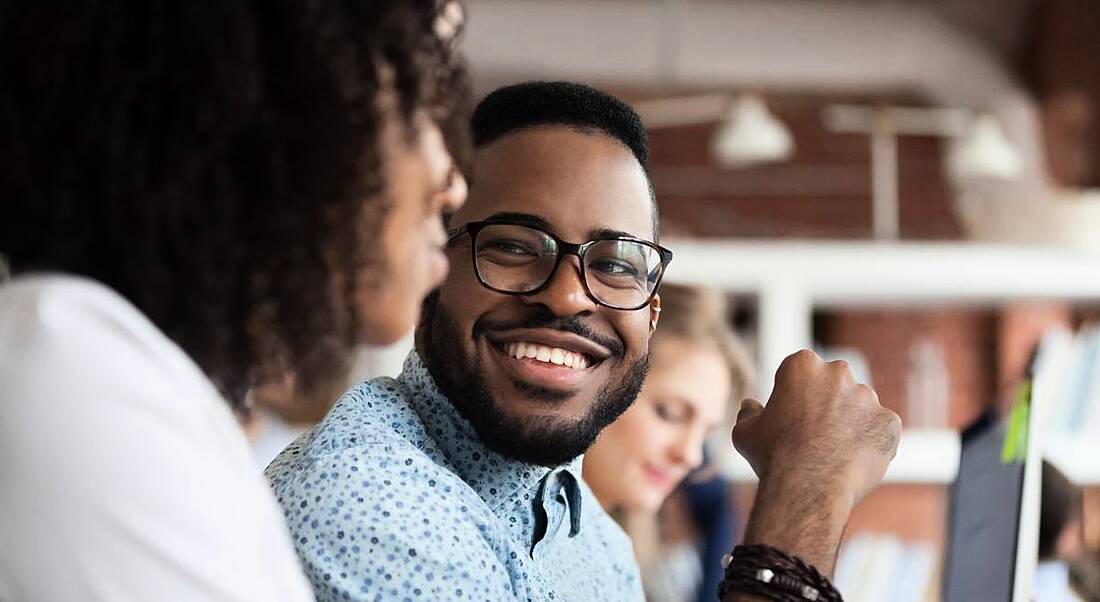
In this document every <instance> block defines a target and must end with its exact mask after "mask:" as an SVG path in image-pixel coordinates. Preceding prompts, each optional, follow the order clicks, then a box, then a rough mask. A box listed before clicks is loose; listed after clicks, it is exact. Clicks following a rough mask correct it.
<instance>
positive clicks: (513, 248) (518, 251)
mask: <svg viewBox="0 0 1100 602" xmlns="http://www.w3.org/2000/svg"><path fill="white" fill-rule="evenodd" d="M482 249H483V250H485V251H492V252H496V253H506V254H508V255H534V254H535V252H534V250H532V249H531V247H530V245H527V244H525V243H522V242H519V241H514V240H491V241H489V242H487V243H486V244H485V246H484V247H482Z"/></svg>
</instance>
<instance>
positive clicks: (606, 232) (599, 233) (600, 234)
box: [588, 228, 645, 240]
mask: <svg viewBox="0 0 1100 602" xmlns="http://www.w3.org/2000/svg"><path fill="white" fill-rule="evenodd" d="M598 238H633V239H635V240H645V238H644V237H642V236H638V235H636V234H631V233H630V232H624V231H622V230H615V229H612V228H594V229H592V230H589V231H588V239H589V240H596V239H598Z"/></svg>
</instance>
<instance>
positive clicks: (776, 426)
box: [733, 350, 901, 509]
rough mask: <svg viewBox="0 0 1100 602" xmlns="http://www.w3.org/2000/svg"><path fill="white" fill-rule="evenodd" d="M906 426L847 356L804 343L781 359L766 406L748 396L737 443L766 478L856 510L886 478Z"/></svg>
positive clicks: (736, 432) (736, 433)
mask: <svg viewBox="0 0 1100 602" xmlns="http://www.w3.org/2000/svg"><path fill="white" fill-rule="evenodd" d="M900 433H901V420H900V419H899V418H898V416H897V414H895V413H894V412H892V411H890V410H889V409H886V408H884V407H882V405H880V404H879V400H878V395H876V394H875V392H874V391H873V390H872V389H871V388H870V387H868V386H867V385H863V384H860V383H857V382H856V381H855V378H854V377H853V375H852V371H851V369H850V368H849V366H848V364H847V363H845V362H839V361H838V362H825V361H823V360H822V359H821V358H820V357H818V356H817V354H815V353H813V352H812V351H805V350H803V351H799V352H798V353H796V354H794V355H792V356H790V357H788V358H787V359H786V360H784V361H783V364H782V365H780V366H779V370H778V371H777V372H776V376H775V388H774V389H773V392H772V395H771V398H770V400H769V401H768V405H767V407H763V406H761V405H760V403H759V402H757V401H755V400H745V402H743V404H742V407H741V411H740V413H739V414H738V417H737V424H736V426H734V428H733V443H734V446H736V448H737V450H738V451H739V452H741V454H742V455H743V456H745V458H746V459H747V460H748V461H749V463H750V464H751V465H752V467H753V470H754V471H756V474H757V476H758V477H760V479H761V481H762V482H768V481H776V480H781V481H790V482H791V484H793V485H795V486H796V487H795V488H796V489H798V490H802V491H804V492H805V493H806V494H807V495H815V496H824V497H828V498H829V499H830V500H837V499H838V497H839V499H841V500H844V501H846V502H847V503H848V504H849V506H848V507H849V509H850V508H851V506H854V505H855V504H856V503H857V502H858V501H859V500H860V499H862V498H863V496H865V495H866V494H867V493H869V492H870V491H871V490H872V489H874V488H875V486H877V485H878V483H879V482H880V481H881V480H882V477H883V475H884V474H885V472H886V467H887V466H888V465H889V463H890V461H891V460H892V459H893V458H894V454H895V453H896V452H897V445H898V437H899V436H900ZM782 489H784V490H789V487H787V486H784V487H782ZM834 496H837V497H834Z"/></svg>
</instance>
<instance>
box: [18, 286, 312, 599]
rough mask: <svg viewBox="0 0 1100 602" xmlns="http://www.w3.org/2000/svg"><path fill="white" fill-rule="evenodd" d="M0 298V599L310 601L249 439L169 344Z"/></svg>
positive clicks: (36, 301)
mask: <svg viewBox="0 0 1100 602" xmlns="http://www.w3.org/2000/svg"><path fill="white" fill-rule="evenodd" d="M8 301H9V303H8V304H7V305H6V306H5V305H4V304H3V303H0V592H2V594H0V598H2V599H4V600H9V599H10V600H82V601H93V602H95V601H101V600H102V601H107V600H110V601H112V602H115V601H122V602H127V601H135V602H137V601H142V602H147V601H150V600H157V601H158V602H176V601H179V602H183V601H188V602H192V601H197V602H246V601H248V602H251V601H255V600H281V601H293V602H299V601H307V600H311V599H312V593H311V592H310V589H309V585H308V582H307V581H306V579H305V577H304V575H303V573H302V571H301V567H300V566H299V565H298V562H297V559H296V557H295V555H294V552H293V547H292V545H291V544H290V541H289V535H288V533H287V531H286V528H285V526H284V525H283V523H282V520H281V516H280V514H279V512H278V507H277V506H276V504H275V501H274V498H273V496H272V494H271V493H270V490H269V489H268V488H267V486H266V483H265V482H264V481H263V479H262V477H261V476H260V475H259V474H258V471H256V470H255V469H254V467H253V466H254V465H253V464H252V462H251V458H250V457H249V454H248V449H247V443H246V441H245V439H244V436H243V433H242V432H241V431H240V428H239V427H238V426H237V424H236V422H235V420H234V419H233V417H232V413H231V412H230V411H229V409H228V408H227V406H226V405H225V402H224V401H222V400H221V399H220V398H219V397H218V396H217V394H216V392H214V391H213V388H212V387H211V386H210V385H209V382H208V381H206V380H205V379H204V377H203V376H202V374H201V372H199V371H198V369H197V367H195V366H194V365H193V364H190V363H189V362H188V361H186V356H184V355H183V354H182V352H180V351H179V349H178V348H176V347H174V346H173V345H172V344H171V342H170V341H169V340H168V339H167V338H165V337H163V335H160V333H159V332H157V331H156V330H155V329H154V328H153V327H152V325H151V324H148V323H147V322H138V321H136V319H132V316H130V315H129V314H126V313H125V312H122V310H121V309H118V308H117V307H116V306H117V303H116V304H113V305H112V304H107V305H106V306H104V305H103V304H101V303H99V301H98V299H96V298H93V299H91V300H87V301H86V302H85V300H84V299H83V297H79V296H78V297H77V298H76V299H75V300H74V299H73V298H71V297H70V296H66V297H65V298H64V299H61V300H58V299H53V298H49V297H47V298H32V299H29V300H26V302H25V303H18V302H12V301H11V299H10V298H9V300H8ZM17 301H18V300H17ZM118 303H121V301H119V302H118ZM123 309H125V308H123ZM120 312H122V313H121V316H120V315H119V313H120ZM134 313H136V312H134Z"/></svg>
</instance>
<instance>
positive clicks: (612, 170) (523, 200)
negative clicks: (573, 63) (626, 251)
mask: <svg viewBox="0 0 1100 602" xmlns="http://www.w3.org/2000/svg"><path fill="white" fill-rule="evenodd" d="M652 211H653V209H652V201H651V198H650V191H649V182H648V179H647V178H646V175H645V172H644V171H643V170H642V168H641V165H640V164H639V163H638V161H637V160H636V159H635V158H634V155H633V154H632V153H631V152H630V150H629V149H628V148H626V147H625V146H624V145H622V144H621V143H619V142H618V141H617V140H615V139H613V138H611V137H609V136H605V135H601V134H595V133H587V132H579V131H577V130H575V129H573V128H569V127H565V126H553V127H539V128H532V129H529V130H522V131H519V132H514V133H511V134H508V135H506V136H503V137H501V138H500V139H499V140H497V141H494V142H493V143H491V144H488V145H486V146H485V147H483V148H481V149H479V150H478V151H477V154H476V155H475V160H474V173H473V177H472V185H471V188H470V196H469V198H468V200H467V202H466V205H465V206H464V207H463V208H462V209H461V210H460V211H459V212H458V213H457V214H456V215H455V218H454V220H453V222H452V224H453V225H461V224H464V223H467V222H471V221H479V220H484V219H488V218H489V217H490V216H493V215H494V214H513V215H527V216H533V217H535V218H537V219H538V220H541V221H542V222H543V226H544V227H547V228H546V229H548V230H550V231H551V232H552V233H554V234H557V235H558V236H561V237H562V238H566V239H573V238H578V237H584V238H588V237H592V236H593V235H594V234H600V233H602V234H610V233H617V234H627V235H630V236H634V237H637V238H643V239H650V238H651V237H652V229H653V228H652V223H653V222H652V219H653V215H652ZM532 225H534V224H532Z"/></svg>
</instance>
